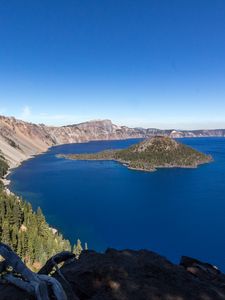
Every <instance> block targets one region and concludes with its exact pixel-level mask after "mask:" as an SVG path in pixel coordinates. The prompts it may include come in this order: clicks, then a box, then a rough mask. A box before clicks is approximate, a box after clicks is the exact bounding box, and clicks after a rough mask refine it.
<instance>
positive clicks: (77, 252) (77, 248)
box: [73, 239, 83, 259]
mask: <svg viewBox="0 0 225 300" xmlns="http://www.w3.org/2000/svg"><path fill="white" fill-rule="evenodd" d="M82 251H83V247H82V244H81V241H80V239H78V240H77V243H76V244H75V245H74V247H73V253H74V254H75V256H76V258H77V259H78V258H79V256H80V255H81V252H82Z"/></svg>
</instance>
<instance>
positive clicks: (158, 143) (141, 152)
mask: <svg viewBox="0 0 225 300" xmlns="http://www.w3.org/2000/svg"><path fill="white" fill-rule="evenodd" d="M61 157H66V158H70V159H75V160H116V161H119V162H121V163H123V164H125V165H127V166H128V167H129V168H131V169H138V170H144V171H152V170H155V169H156V168H163V167H164V168H171V167H181V168H193V167H197V166H198V165H200V164H203V163H207V162H210V161H211V160H212V157H211V156H210V155H205V154H203V153H201V152H198V151H196V150H194V149H192V148H190V147H188V146H186V145H183V144H181V143H178V142H176V141H175V140H173V139H171V138H169V137H162V136H157V137H154V138H151V139H148V140H145V141H143V142H140V143H138V144H136V145H133V146H131V147H129V148H127V149H124V150H109V151H103V152H98V153H91V154H70V155H61Z"/></svg>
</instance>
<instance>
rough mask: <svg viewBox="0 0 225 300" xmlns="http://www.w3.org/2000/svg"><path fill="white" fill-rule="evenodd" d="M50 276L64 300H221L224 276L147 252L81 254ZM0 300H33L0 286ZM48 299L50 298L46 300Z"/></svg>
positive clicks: (203, 266) (205, 266)
mask: <svg viewBox="0 0 225 300" xmlns="http://www.w3.org/2000/svg"><path fill="white" fill-rule="evenodd" d="M54 276H55V277H56V278H57V279H58V281H59V282H60V283H61V284H62V286H63V288H64V290H65V292H66V294H67V298H68V300H222V299H225V275H224V274H223V273H221V272H220V271H219V270H218V269H217V268H216V267H214V266H212V265H210V264H207V263H203V262H200V261H198V260H195V259H192V258H189V257H182V259H181V263H180V265H175V264H173V263H171V262H170V261H168V260H167V259H166V258H164V257H162V256H160V255H158V254H156V253H153V252H151V251H146V250H140V251H132V250H123V251H117V250H113V249H109V250H107V251H106V252H105V253H96V252H94V251H84V252H83V253H82V254H81V257H80V259H79V260H71V261H68V262H67V263H65V264H64V265H63V266H62V267H61V268H60V272H56V273H55V274H54ZM0 295H1V297H0V298H1V300H9V299H10V300H11V299H13V300H34V298H33V297H32V296H29V295H28V294H26V293H25V292H23V291H22V290H20V289H18V288H16V287H14V286H12V285H11V284H6V283H4V284H3V283H1V281H0ZM51 299H53V298H51Z"/></svg>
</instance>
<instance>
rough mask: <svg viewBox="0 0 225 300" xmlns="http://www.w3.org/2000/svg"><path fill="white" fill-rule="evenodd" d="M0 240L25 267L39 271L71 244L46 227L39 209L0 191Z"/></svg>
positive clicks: (68, 248) (69, 248)
mask: <svg viewBox="0 0 225 300" xmlns="http://www.w3.org/2000/svg"><path fill="white" fill-rule="evenodd" d="M0 241H2V242H3V243H5V244H7V245H9V246H10V247H11V248H12V249H13V250H14V251H16V252H17V254H18V255H19V256H20V257H21V258H23V260H24V261H25V262H26V264H28V265H30V266H33V267H34V268H39V267H40V266H41V265H42V264H43V263H45V262H46V260H47V259H48V258H50V257H51V256H53V255H54V254H56V253H58V252H60V251H63V250H71V247H70V243H69V241H67V240H64V239H63V237H62V235H60V234H58V232H55V231H54V229H52V228H50V227H49V225H48V224H47V222H46V220H45V217H44V215H43V213H42V211H41V209H40V208H38V210H37V212H34V211H33V210H32V207H31V204H30V203H27V202H25V201H23V200H22V199H19V198H18V197H16V196H14V195H7V194H6V193H5V192H4V191H3V190H2V191H0Z"/></svg>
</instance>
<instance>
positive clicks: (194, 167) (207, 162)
mask: <svg viewBox="0 0 225 300" xmlns="http://www.w3.org/2000/svg"><path fill="white" fill-rule="evenodd" d="M56 157H57V158H64V159H69V160H77V161H79V160H80V161H81V160H83V161H114V162H117V163H119V164H121V165H123V166H124V167H126V168H127V169H129V170H133V171H142V172H156V171H157V170H158V169H176V168H177V169H197V168H198V167H199V166H201V165H204V164H209V163H211V162H213V158H211V159H210V160H208V161H203V162H199V163H197V164H195V165H190V166H185V165H168V166H154V167H153V168H151V169H142V168H138V167H137V168H135V167H131V166H130V164H129V163H130V162H127V161H122V160H118V159H113V158H112V159H107V158H96V159H92V158H87V159H76V158H72V157H70V154H69V155H64V154H57V155H56Z"/></svg>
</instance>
